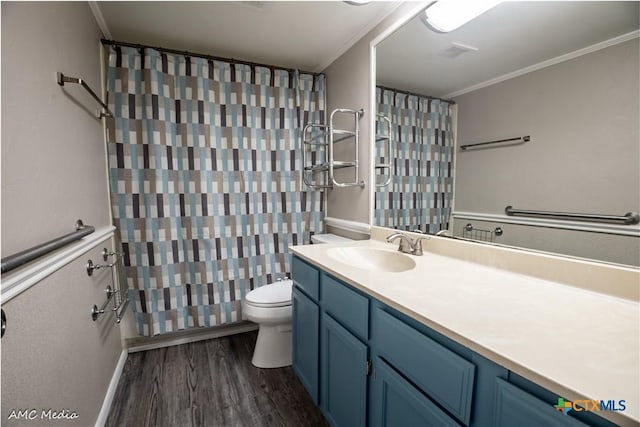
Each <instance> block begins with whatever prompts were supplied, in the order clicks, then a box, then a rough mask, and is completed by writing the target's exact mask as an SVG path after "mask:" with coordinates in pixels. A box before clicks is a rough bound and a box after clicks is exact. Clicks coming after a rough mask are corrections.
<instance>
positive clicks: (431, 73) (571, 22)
mask: <svg viewBox="0 0 640 427" xmlns="http://www.w3.org/2000/svg"><path fill="white" fill-rule="evenodd" d="M639 5H640V2H638V1H623V2H613V1H604V2H596V1H587V2H579V1H509V2H505V3H502V4H500V5H498V6H497V7H495V8H494V9H492V10H490V11H488V12H486V13H485V14H483V15H481V16H480V17H478V18H476V19H475V20H473V21H471V22H469V23H468V24H466V25H464V26H462V27H460V28H459V29H457V30H454V31H452V32H450V33H444V34H443V33H436V32H434V31H432V30H430V29H429V28H428V27H427V26H425V25H424V24H423V23H422V22H421V21H420V19H418V17H416V18H414V19H413V20H411V21H410V22H409V23H407V24H405V25H404V26H403V27H402V28H400V29H399V30H397V31H396V32H394V33H393V34H392V35H391V36H389V37H388V38H386V39H385V40H384V41H383V42H382V43H381V44H379V45H378V47H377V50H376V56H377V64H376V65H377V67H376V69H377V76H376V82H377V83H378V84H381V85H383V86H388V87H393V88H397V89H404V90H408V91H412V92H418V93H422V94H425V95H431V96H438V97H451V96H454V95H456V93H457V94H459V93H460V92H461V91H464V90H465V89H466V88H470V87H472V86H474V85H479V84H481V83H483V82H486V81H489V80H492V79H495V78H498V77H499V76H504V75H506V74H509V73H513V72H515V71H517V70H521V69H524V68H526V67H531V66H533V65H534V64H539V63H542V62H544V61H548V60H551V59H552V58H556V57H559V56H561V55H565V54H567V53H569V52H574V51H576V50H579V49H582V48H585V47H588V46H592V45H594V44H596V43H599V42H602V41H604V40H609V39H612V38H614V37H616V36H620V35H622V34H628V33H630V32H632V31H637V30H638V28H639V19H640V10H639ZM452 42H457V43H462V44H464V45H470V46H473V47H477V48H478V49H479V50H478V51H477V52H468V53H463V54H462V55H460V56H458V57H456V58H447V57H444V56H441V55H440V54H441V53H442V52H443V51H445V50H446V49H447V48H450V47H451V43H452Z"/></svg>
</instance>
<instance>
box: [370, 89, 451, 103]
mask: <svg viewBox="0 0 640 427" xmlns="http://www.w3.org/2000/svg"><path fill="white" fill-rule="evenodd" d="M376 87H379V88H380V89H382V90H390V91H392V92H397V93H403V94H405V95H413V96H419V97H421V98H427V99H433V100H435V101H442V102H447V103H449V104H451V105H455V103H456V101H452V100H450V99H444V98H438V97H436V96H429V95H423V94H421V93H417V92H409V91H408V90H402V89H395V88H392V87H386V86H380V85H376Z"/></svg>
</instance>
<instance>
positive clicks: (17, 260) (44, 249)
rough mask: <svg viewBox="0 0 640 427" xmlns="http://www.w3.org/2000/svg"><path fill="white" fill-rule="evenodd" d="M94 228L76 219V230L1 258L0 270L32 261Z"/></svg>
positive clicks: (4, 270)
mask: <svg viewBox="0 0 640 427" xmlns="http://www.w3.org/2000/svg"><path fill="white" fill-rule="evenodd" d="M95 230H96V228H95V227H94V226H92V225H84V224H83V223H82V220H81V219H79V220H78V221H76V231H74V232H73V233H69V234H65V235H64V236H61V237H58V238H57V239H53V240H50V241H48V242H45V243H42V244H40V245H38V246H34V247H32V248H29V249H26V250H24V251H22V252H18V253H17V254H13V255H10V256H8V257H5V258H2V260H0V262H1V263H2V266H1V272H2V273H3V274H4V273H7V272H9V271H11V270H13V269H15V268H18V267H20V266H22V265H24V264H26V263H28V262H31V261H33V260H34V259H36V258H40V257H41V256H44V255H47V254H48V253H49V252H53V251H55V250H56V249H59V248H61V247H63V246H65V245H68V244H69V243H72V242H75V241H76V240H80V239H82V238H83V237H84V236H87V235H89V234H91V233H93V232H94V231H95Z"/></svg>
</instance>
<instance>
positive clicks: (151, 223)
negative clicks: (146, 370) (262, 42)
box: [107, 47, 325, 336]
mask: <svg viewBox="0 0 640 427" xmlns="http://www.w3.org/2000/svg"><path fill="white" fill-rule="evenodd" d="M107 87H108V99H109V106H110V108H111V110H112V111H113V112H114V116H115V117H114V118H113V119H109V121H108V129H107V130H108V132H107V134H108V136H107V146H108V158H109V160H108V161H109V173H110V174H109V176H110V178H109V179H110V190H111V207H112V211H113V217H114V221H115V225H116V227H117V229H118V232H119V235H120V239H121V241H122V251H123V261H124V266H125V274H126V277H127V285H128V288H129V297H130V300H131V302H132V306H133V310H134V313H135V318H136V322H137V328H138V333H139V334H140V335H143V336H152V335H156V334H162V333H167V332H172V331H177V330H181V329H186V328H191V327H201V326H214V325H221V324H225V323H230V322H235V321H239V320H241V318H242V300H243V299H244V297H245V295H246V294H247V292H249V291H250V290H251V289H254V288H256V287H258V286H263V285H265V284H267V283H270V282H272V281H275V280H276V279H277V278H280V277H283V276H284V275H285V274H287V273H288V272H289V271H290V255H289V254H288V251H287V249H288V247H289V245H296V244H303V243H306V242H308V241H309V239H310V236H311V234H313V233H316V232H318V231H321V230H322V227H323V220H324V194H323V193H322V192H320V191H307V190H306V189H305V188H304V185H303V184H302V182H301V174H300V169H301V164H300V156H299V149H300V147H299V141H300V136H301V131H302V128H303V126H304V125H305V124H306V123H308V122H324V113H325V112H324V108H325V105H324V103H325V82H324V76H323V75H310V74H304V73H298V72H293V71H292V72H289V71H285V70H280V69H273V68H267V67H261V66H249V65H243V64H234V63H228V62H223V61H215V60H207V59H204V58H195V57H187V56H183V55H174V54H165V53H161V52H159V51H157V50H154V49H136V48H127V47H117V48H114V49H113V50H112V52H111V53H110V58H109V70H108V82H107Z"/></svg>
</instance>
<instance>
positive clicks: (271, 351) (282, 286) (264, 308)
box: [242, 234, 351, 368]
mask: <svg viewBox="0 0 640 427" xmlns="http://www.w3.org/2000/svg"><path fill="white" fill-rule="evenodd" d="M349 240H351V239H347V238H345V237H340V236H336V235H335V234H317V235H314V236H312V237H311V242H312V243H314V244H318V243H336V242H346V241H349ZM292 287H293V281H291V280H282V281H280V282H276V283H273V284H271V285H266V286H261V287H259V288H256V289H254V290H252V291H251V292H249V293H248V294H247V296H246V298H245V301H244V305H243V310H242V312H243V316H244V318H245V319H247V320H250V321H252V322H255V323H257V324H258V325H259V330H258V339H257V340H256V347H255V349H254V350H253V358H252V359H251V363H253V365H254V366H256V367H258V368H281V367H283V366H290V365H291V313H292V309H291V289H292Z"/></svg>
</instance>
